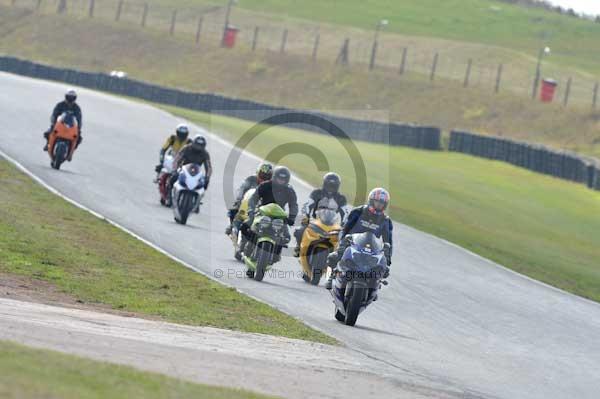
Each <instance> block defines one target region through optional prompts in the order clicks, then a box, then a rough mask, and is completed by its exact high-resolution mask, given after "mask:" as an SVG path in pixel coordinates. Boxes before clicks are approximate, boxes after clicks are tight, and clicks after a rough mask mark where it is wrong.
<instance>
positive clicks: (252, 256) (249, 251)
mask: <svg viewBox="0 0 600 399" xmlns="http://www.w3.org/2000/svg"><path fill="white" fill-rule="evenodd" d="M287 217H288V214H287V212H286V211H285V210H284V209H283V208H282V207H280V206H279V205H277V204H275V203H273V204H268V205H263V206H261V207H260V208H258V214H257V216H256V218H255V219H254V222H253V223H252V227H251V230H252V232H253V233H254V236H255V237H256V238H255V240H254V242H252V243H250V242H249V243H247V245H246V249H245V251H244V252H245V253H244V255H243V260H244V263H245V264H246V266H247V267H248V271H247V273H246V275H247V276H248V277H250V278H253V279H254V280H256V281H262V280H263V278H264V276H265V272H266V271H267V270H269V268H270V267H271V266H272V265H273V264H274V263H276V262H278V261H279V259H280V255H278V254H277V251H278V247H279V248H281V247H285V246H286V245H287V244H288V243H289V242H290V236H289V233H288V227H287V223H286V220H287ZM249 245H250V247H248V246H249Z"/></svg>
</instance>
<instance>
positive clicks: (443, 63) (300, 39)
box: [0, 0, 598, 109]
mask: <svg viewBox="0 0 600 399" xmlns="http://www.w3.org/2000/svg"><path fill="white" fill-rule="evenodd" d="M222 3H223V4H222V5H204V6H202V5H200V6H196V7H187V8H178V9H176V8H173V7H168V6H164V5H161V4H157V3H155V2H153V1H152V0H148V1H147V2H144V1H143V0H0V4H4V5H10V6H16V7H21V8H27V9H30V10H35V12H37V13H38V14H42V15H44V14H45V15H48V14H64V15H68V16H69V17H72V18H94V19H101V20H103V21H111V22H113V23H120V24H127V25H128V26H130V27H137V28H139V29H151V30H158V31H161V32H165V33H166V34H169V35H171V36H175V37H178V38H181V39H182V40H195V41H196V43H198V44H200V45H202V44H203V43H204V44H205V43H211V44H213V45H218V44H219V43H220V42H221V40H222V37H223V31H224V27H225V25H226V23H229V24H231V25H235V27H236V28H237V29H239V31H238V34H237V40H238V42H237V46H239V47H242V48H245V49H247V50H251V51H269V52H274V53H280V54H282V55H284V54H294V55H296V56H301V57H306V59H307V60H311V61H313V62H331V63H334V62H340V61H343V63H349V64H354V65H364V66H365V68H370V69H377V68H386V69H393V70H396V71H397V73H398V76H399V77H401V76H403V75H408V76H405V78H407V79H409V78H410V76H414V75H412V74H418V75H419V79H423V78H425V79H429V80H430V81H432V82H435V81H436V80H437V79H440V78H441V79H449V80H453V81H459V82H461V83H462V85H463V86H464V87H465V88H468V87H476V88H478V89H481V90H487V91H489V92H492V93H499V92H505V91H508V92H511V93H513V94H516V95H519V96H528V97H529V96H532V92H533V91H534V89H539V86H540V79H541V78H552V79H554V80H555V81H556V82H557V83H558V85H557V93H556V99H555V101H556V102H560V103H561V104H563V105H564V106H565V107H566V106H568V105H570V104H574V105H577V106H585V107H590V106H591V107H592V108H593V109H596V107H597V99H598V78H597V77H595V76H593V75H592V74H589V73H586V72H582V71H580V70H577V69H567V68H565V67H562V66H559V65H556V64H554V63H552V62H548V60H545V58H546V57H543V58H544V60H542V61H543V62H541V63H540V64H539V68H538V63H537V60H536V56H537V54H530V55H526V54H522V53H520V52H516V51H512V50H509V49H503V48H499V47H494V46H487V45H483V44H477V43H464V42H454V41H448V40H442V39H435V38H418V37H410V36H406V37H404V36H399V35H395V34H385V33H384V32H381V33H380V34H379V33H377V34H374V32H369V31H364V30H358V29H352V28H348V27H343V26H335V27H333V26H328V25H319V24H316V23H313V22H310V21H300V20H293V21H285V20H276V19H273V18H271V17H269V16H267V15H262V14H260V13H253V12H250V11H246V10H243V9H239V8H235V10H234V12H232V13H228V12H227V9H228V8H227V7H226V4H227V1H225V0H222ZM534 52H535V51H534ZM565 57H566V58H565ZM568 57H572V55H570V54H558V53H553V55H552V56H551V58H550V60H551V59H552V58H556V59H560V58H564V59H570V58H568ZM540 60H541V58H540ZM409 73H410V74H411V75H409ZM535 91H538V90H535ZM537 94H538V93H536V96H537Z"/></svg>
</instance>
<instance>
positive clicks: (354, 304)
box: [344, 285, 367, 326]
mask: <svg viewBox="0 0 600 399" xmlns="http://www.w3.org/2000/svg"><path fill="white" fill-rule="evenodd" d="M366 294H367V289H366V287H361V286H356V285H353V286H352V293H351V294H350V298H348V302H347V304H346V317H345V319H344V323H345V324H346V325H347V326H354V325H355V324H356V320H357V319H358V313H359V312H360V308H361V306H362V305H363V302H364V300H365V298H366Z"/></svg>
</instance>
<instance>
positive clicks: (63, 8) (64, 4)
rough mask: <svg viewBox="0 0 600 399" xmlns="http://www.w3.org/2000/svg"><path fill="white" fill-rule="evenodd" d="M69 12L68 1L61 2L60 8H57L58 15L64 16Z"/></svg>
mask: <svg viewBox="0 0 600 399" xmlns="http://www.w3.org/2000/svg"><path fill="white" fill-rule="evenodd" d="M66 12H67V0H59V2H58V6H57V7H56V13H57V14H64V13H66Z"/></svg>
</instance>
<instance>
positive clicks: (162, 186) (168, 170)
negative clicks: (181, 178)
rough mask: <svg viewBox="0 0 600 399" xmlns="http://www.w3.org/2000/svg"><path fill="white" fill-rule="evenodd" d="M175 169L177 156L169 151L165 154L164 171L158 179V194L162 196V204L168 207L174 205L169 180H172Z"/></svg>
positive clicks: (162, 170)
mask: <svg viewBox="0 0 600 399" xmlns="http://www.w3.org/2000/svg"><path fill="white" fill-rule="evenodd" d="M174 169H175V156H174V155H173V151H172V150H169V151H168V152H167V153H166V154H165V158H164V160H163V166H162V169H161V171H160V173H159V175H158V178H157V179H156V181H157V182H158V192H159V194H160V204H161V205H164V206H166V207H171V205H172V203H171V202H172V201H171V196H170V195H169V179H170V178H171V175H172V174H173V172H174Z"/></svg>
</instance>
